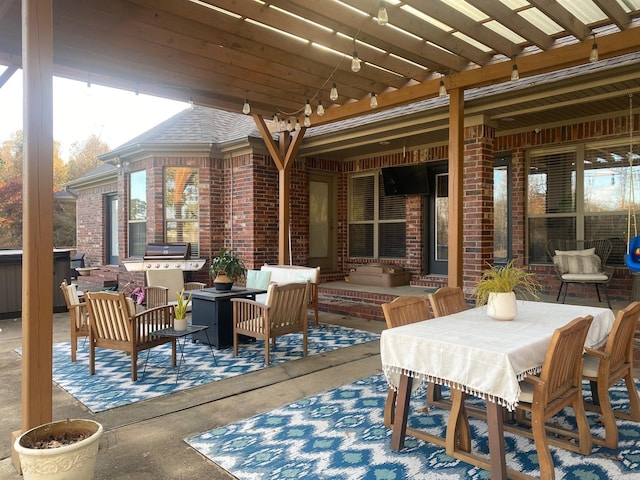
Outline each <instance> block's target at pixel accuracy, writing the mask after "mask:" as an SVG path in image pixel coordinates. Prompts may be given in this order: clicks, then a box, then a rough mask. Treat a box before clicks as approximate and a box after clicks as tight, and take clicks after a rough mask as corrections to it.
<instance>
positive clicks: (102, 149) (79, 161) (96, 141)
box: [67, 133, 111, 181]
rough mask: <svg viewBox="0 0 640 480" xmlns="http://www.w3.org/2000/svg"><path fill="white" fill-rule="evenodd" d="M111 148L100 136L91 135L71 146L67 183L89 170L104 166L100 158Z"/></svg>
mask: <svg viewBox="0 0 640 480" xmlns="http://www.w3.org/2000/svg"><path fill="white" fill-rule="evenodd" d="M109 150H111V148H110V147H109V145H108V144H107V143H105V142H104V141H103V140H102V139H101V138H100V135H96V134H95V133H93V134H91V135H90V136H89V137H88V138H86V139H85V140H83V141H80V142H74V143H73V144H72V145H71V149H70V153H69V161H68V162H67V176H68V178H67V181H68V180H72V179H74V178H78V177H79V176H81V175H83V174H84V173H86V172H88V171H89V170H93V169H94V168H96V167H99V166H100V165H102V162H101V161H100V160H98V156H99V155H102V154H103V153H107V152H108V151H109Z"/></svg>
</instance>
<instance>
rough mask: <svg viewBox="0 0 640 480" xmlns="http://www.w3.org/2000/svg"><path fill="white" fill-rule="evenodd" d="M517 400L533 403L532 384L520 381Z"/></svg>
mask: <svg viewBox="0 0 640 480" xmlns="http://www.w3.org/2000/svg"><path fill="white" fill-rule="evenodd" d="M518 402H522V403H533V385H531V384H530V383H528V382H520V396H519V397H518Z"/></svg>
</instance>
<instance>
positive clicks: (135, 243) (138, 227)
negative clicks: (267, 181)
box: [127, 170, 147, 257]
mask: <svg viewBox="0 0 640 480" xmlns="http://www.w3.org/2000/svg"><path fill="white" fill-rule="evenodd" d="M127 203H128V205H129V215H128V220H127V224H128V230H129V257H142V256H144V252H145V250H146V248H147V172H146V171H145V170H139V171H137V172H131V173H130V174H129V198H128V202H127Z"/></svg>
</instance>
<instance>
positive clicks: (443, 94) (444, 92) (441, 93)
mask: <svg viewBox="0 0 640 480" xmlns="http://www.w3.org/2000/svg"><path fill="white" fill-rule="evenodd" d="M438 96H440V97H446V96H447V87H445V86H444V78H443V77H442V75H440V87H438Z"/></svg>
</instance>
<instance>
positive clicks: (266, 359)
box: [264, 338, 269, 367]
mask: <svg viewBox="0 0 640 480" xmlns="http://www.w3.org/2000/svg"><path fill="white" fill-rule="evenodd" d="M264 364H265V365H266V366H267V367H268V366H269V339H268V338H265V339H264Z"/></svg>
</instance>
